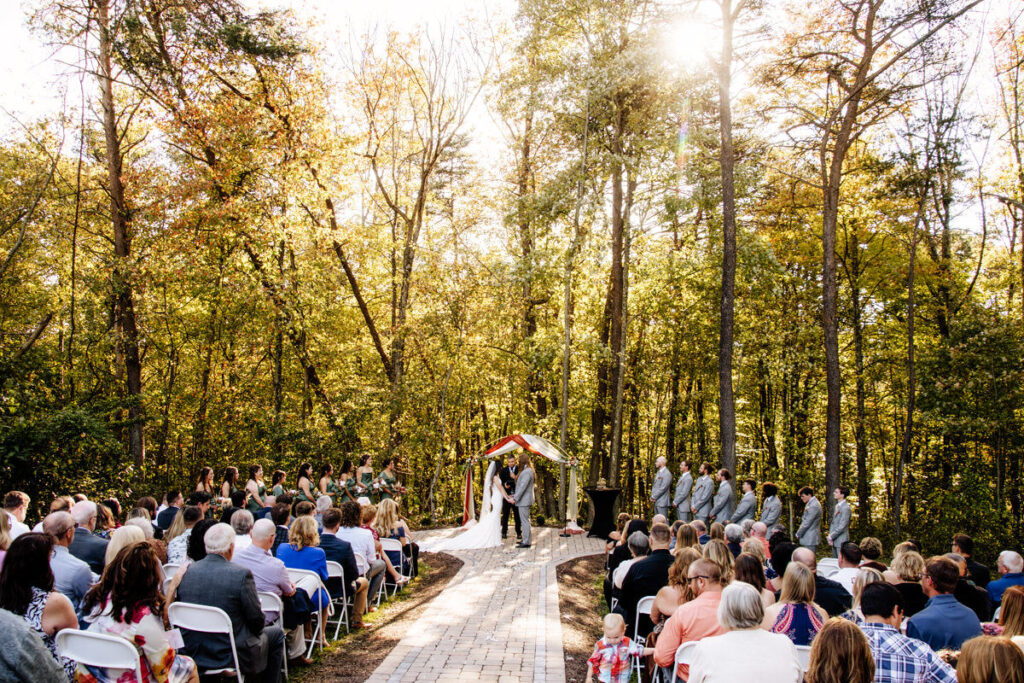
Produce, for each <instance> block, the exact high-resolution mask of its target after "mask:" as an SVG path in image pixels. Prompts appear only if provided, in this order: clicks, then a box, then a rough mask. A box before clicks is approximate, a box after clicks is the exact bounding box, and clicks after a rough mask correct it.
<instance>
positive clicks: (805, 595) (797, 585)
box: [763, 548, 828, 645]
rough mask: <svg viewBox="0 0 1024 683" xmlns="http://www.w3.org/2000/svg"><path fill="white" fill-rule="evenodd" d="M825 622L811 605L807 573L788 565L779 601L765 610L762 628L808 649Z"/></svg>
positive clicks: (801, 566) (796, 565) (820, 611)
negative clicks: (807, 646)
mask: <svg viewBox="0 0 1024 683" xmlns="http://www.w3.org/2000/svg"><path fill="white" fill-rule="evenodd" d="M801 549H802V550H807V548H801ZM827 620H828V614H827V613H826V612H825V610H823V609H822V608H821V607H819V606H818V605H816V604H815V603H814V575H813V574H812V573H811V570H810V569H808V568H807V566H806V565H804V564H802V563H800V562H790V563H789V566H787V567H786V574H785V576H783V578H782V593H781V594H780V596H779V601H778V602H777V603H776V604H774V605H772V606H771V607H769V608H768V609H767V610H765V614H764V623H763V627H764V628H765V629H766V630H768V631H771V632H773V633H782V634H784V635H785V636H787V637H788V638H789V639H790V640H792V641H793V644H794V645H810V644H811V641H812V640H814V636H816V635H817V634H818V631H820V630H821V627H822V626H824V625H825V622H826V621H827Z"/></svg>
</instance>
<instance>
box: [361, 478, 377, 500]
mask: <svg viewBox="0 0 1024 683" xmlns="http://www.w3.org/2000/svg"><path fill="white" fill-rule="evenodd" d="M359 483H360V484H361V485H362V487H363V488H364V489H366V491H365V492H363V495H364V496H366V497H367V498H369V499H370V502H376V496H374V493H373V472H363V473H362V474H360V475H359Z"/></svg>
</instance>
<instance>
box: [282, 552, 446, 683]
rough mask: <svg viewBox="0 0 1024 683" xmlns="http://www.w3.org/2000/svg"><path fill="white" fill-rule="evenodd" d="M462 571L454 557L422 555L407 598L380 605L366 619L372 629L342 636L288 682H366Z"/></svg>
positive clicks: (442, 554) (440, 554)
mask: <svg viewBox="0 0 1024 683" xmlns="http://www.w3.org/2000/svg"><path fill="white" fill-rule="evenodd" d="M461 567H462V560H459V559H456V558H454V557H452V556H451V555H446V554H444V553H439V554H434V553H423V554H422V555H420V576H419V577H418V578H417V579H416V580H415V582H414V583H413V584H412V586H411V589H412V590H411V591H410V592H409V594H408V597H406V598H404V599H401V600H399V601H397V602H392V603H390V604H387V605H385V604H384V603H381V606H380V608H379V609H378V610H377V611H376V612H372V613H370V614H368V615H367V618H366V623H368V624H373V628H369V629H365V630H364V631H362V632H361V633H355V632H353V633H352V634H351V635H349V636H348V637H345V636H342V638H341V640H339V641H338V642H336V643H332V644H331V645H330V646H328V647H327V648H325V649H324V652H323V655H322V656H321V657H319V661H317V662H316V663H315V664H313V665H312V666H310V667H308V668H307V669H306V670H304V671H301V673H300V672H296V673H299V674H300V675H299V676H298V677H296V676H291V677H290V678H289V680H291V681H295V680H300V681H301V682H302V683H312V682H313V681H332V682H333V681H344V682H346V683H357V682H360V683H361V682H362V681H365V680H366V679H367V678H369V677H370V674H371V673H373V671H374V669H376V668H377V666H378V665H379V664H380V663H381V662H382V661H384V658H385V657H387V656H388V654H389V653H390V652H391V650H392V649H393V648H394V647H395V645H397V644H398V642H399V641H400V640H401V639H402V637H403V636H404V635H405V633H406V631H407V630H408V629H409V626H410V625H412V624H413V622H415V621H416V619H417V618H419V616H420V615H421V614H422V613H423V611H424V610H425V609H426V608H427V606H428V605H429V604H430V602H431V600H433V599H434V598H435V597H437V595H438V594H439V593H440V592H441V591H442V590H444V587H445V586H447V585H448V582H449V581H450V580H451V578H452V577H453V576H455V574H456V573H457V572H458V571H459V569H460V568H461ZM314 656H316V655H314ZM289 673H291V672H289Z"/></svg>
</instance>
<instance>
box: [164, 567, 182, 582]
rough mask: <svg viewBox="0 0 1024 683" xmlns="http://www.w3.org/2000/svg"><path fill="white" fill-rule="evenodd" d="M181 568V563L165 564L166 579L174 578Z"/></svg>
mask: <svg viewBox="0 0 1024 683" xmlns="http://www.w3.org/2000/svg"><path fill="white" fill-rule="evenodd" d="M179 569H181V565H180V564H171V563H168V564H165V565H164V578H165V579H173V578H174V575H175V574H177V573H178V570H179Z"/></svg>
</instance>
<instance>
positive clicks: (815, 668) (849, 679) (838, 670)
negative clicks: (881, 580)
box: [804, 575, 881, 683]
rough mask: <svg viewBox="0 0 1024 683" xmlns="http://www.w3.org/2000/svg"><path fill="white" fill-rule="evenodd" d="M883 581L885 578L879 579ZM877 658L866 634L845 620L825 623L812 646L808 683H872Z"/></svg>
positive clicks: (806, 677) (806, 676) (806, 680)
mask: <svg viewBox="0 0 1024 683" xmlns="http://www.w3.org/2000/svg"><path fill="white" fill-rule="evenodd" d="M879 577H881V575H879ZM873 680H876V679H875V658H874V657H873V656H872V655H871V645H870V644H869V643H868V639H867V637H866V636H865V635H864V632H863V631H861V630H860V629H859V628H857V626H856V624H852V623H850V622H849V621H846V620H845V619H838V618H835V617H833V618H832V619H829V620H828V621H826V622H825V625H824V626H823V627H822V629H821V631H820V632H819V633H818V636H817V637H816V638H815V639H814V645H812V646H811V658H810V663H809V666H808V667H807V673H806V674H805V675H804V681H805V682H806V683H838V682H839V681H842V683H871V682H872V681H873Z"/></svg>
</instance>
